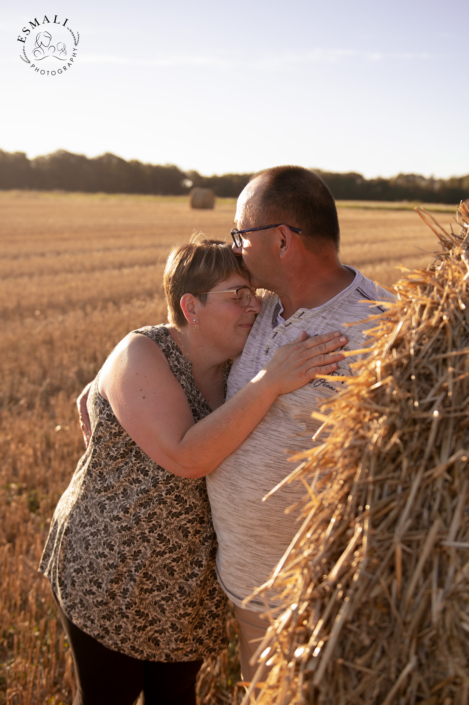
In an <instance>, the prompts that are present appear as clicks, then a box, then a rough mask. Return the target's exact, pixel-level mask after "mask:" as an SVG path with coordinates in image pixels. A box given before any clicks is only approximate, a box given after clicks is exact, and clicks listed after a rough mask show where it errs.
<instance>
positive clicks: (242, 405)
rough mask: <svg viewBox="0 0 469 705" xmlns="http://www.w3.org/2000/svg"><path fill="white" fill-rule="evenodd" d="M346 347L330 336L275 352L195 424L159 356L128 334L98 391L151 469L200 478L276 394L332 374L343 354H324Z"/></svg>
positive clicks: (251, 426) (143, 340)
mask: <svg viewBox="0 0 469 705" xmlns="http://www.w3.org/2000/svg"><path fill="white" fill-rule="evenodd" d="M304 336H306V334H303V336H302V337H304ZM345 342H346V338H342V337H340V333H334V334H327V335H322V336H316V337H314V338H308V339H307V340H303V341H300V340H298V341H297V342H295V343H290V344H289V345H284V346H282V347H281V348H279V349H278V350H277V351H276V353H275V355H274V356H273V357H272V359H271V361H270V362H269V363H268V365H266V367H265V368H264V369H263V370H261V371H260V372H259V374H258V375H256V377H255V378H254V379H253V380H251V382H249V383H248V384H246V385H245V386H244V387H243V388H242V389H240V390H239V392H237V393H236V394H235V395H234V396H233V397H232V398H231V399H229V400H228V401H227V402H225V404H223V405H222V406H220V407H219V408H218V409H216V410H215V411H213V412H212V413H211V414H210V415H209V416H207V417H206V418H204V419H202V420H201V421H199V422H198V423H197V424H195V423H194V419H193V417H192V413H191V410H190V407H189V404H188V401H187V399H186V395H185V394H184V391H183V389H182V387H181V385H180V384H179V382H178V381H177V380H176V378H175V377H174V375H173V374H172V372H171V370H170V368H169V365H168V362H167V360H166V358H165V356H164V354H163V353H162V351H161V350H160V349H159V347H158V346H157V345H155V343H154V342H153V341H152V340H150V339H149V338H147V337H146V336H143V335H136V334H131V335H129V336H127V338H124V340H123V341H122V342H121V343H120V344H119V345H118V346H117V347H116V348H115V350H114V351H113V353H112V354H111V356H110V357H109V358H108V360H107V361H106V363H105V365H104V367H103V370H102V372H101V374H100V382H99V391H100V393H101V394H102V395H103V396H104V397H105V398H106V399H107V400H108V401H109V403H110V404H111V407H112V409H113V411H114V413H115V415H116V417H117V419H118V420H119V423H120V424H121V426H122V427H123V428H124V429H125V430H126V431H127V433H128V434H129V436H130V437H131V438H132V439H133V440H134V441H135V442H136V443H137V445H139V446H140V448H142V450H143V451H145V453H146V454H147V455H148V456H149V457H150V458H151V459H152V460H154V461H155V462H156V463H158V465H161V466H162V467H164V468H165V469H166V470H168V471H169V472H172V473H174V474H175V475H180V476H182V477H190V478H196V477H203V476H204V475H208V474H209V473H211V472H212V471H213V470H215V468H216V467H217V466H218V465H219V464H220V463H221V462H222V460H224V459H225V458H226V457H227V456H228V455H230V453H232V452H233V451H234V450H236V449H237V448H238V447H239V446H240V445H241V443H242V442H243V441H244V440H245V439H246V438H247V436H248V435H249V434H250V433H251V431H252V430H253V429H254V428H255V427H256V426H257V424H258V423H259V422H260V421H261V420H262V418H263V417H264V416H265V414H266V413H267V411H268V410H269V408H270V406H271V405H272V404H273V402H274V401H275V399H276V398H277V396H278V395H279V394H284V393H286V392H291V391H294V390H295V389H299V388H300V387H302V386H303V385H304V384H306V383H307V382H309V381H310V380H311V379H313V378H314V377H315V376H316V375H317V374H328V373H329V372H332V371H333V370H334V369H336V367H337V365H336V364H335V363H336V362H338V361H339V360H341V359H342V358H343V355H342V354H341V353H339V352H338V353H335V352H330V351H333V350H335V349H336V348H337V347H339V346H343V345H344V344H345Z"/></svg>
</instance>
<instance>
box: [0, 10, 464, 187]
mask: <svg viewBox="0 0 469 705" xmlns="http://www.w3.org/2000/svg"><path fill="white" fill-rule="evenodd" d="M57 12H59V15H58V18H59V20H60V19H61V18H64V19H65V17H68V24H69V26H70V27H71V28H72V29H73V30H78V31H79V33H80V42H79V46H78V52H77V59H76V63H75V65H74V66H73V68H72V69H70V70H69V71H68V72H67V74H64V75H62V76H55V77H51V76H49V77H47V76H39V75H37V74H34V72H33V71H32V70H31V69H30V68H29V67H28V66H27V65H26V64H25V63H23V62H22V61H20V59H19V53H20V50H21V48H22V45H21V44H20V43H19V42H18V41H17V36H18V35H19V34H20V32H21V28H22V27H24V26H25V25H26V24H27V23H28V22H29V20H32V19H33V18H34V17H37V18H38V19H39V21H42V17H43V15H44V14H47V15H48V16H49V19H51V18H52V17H53V16H54V14H55V13H57ZM468 26H469V3H468V2H467V0H447V1H446V2H445V3H443V2H441V0H425V1H424V0H393V2H383V1H381V0H374V1H371V0H355V1H353V2H352V0H335V1H334V2H331V1H328V0H321V1H320V2H318V1H317V0H282V1H279V0H269V2H266V1H265V0H260V1H256V0H236V2H231V3H227V2H226V0H225V2H211V1H210V0H199V1H198V2H193V0H192V1H186V0H182V1H181V0H173V1H172V2H167V3H163V2H160V1H159V0H156V1H155V2H143V0H134V1H133V2H127V3H115V2H105V1H100V0H96V1H95V2H91V0H80V2H70V1H68V0H64V1H62V2H61V3H59V4H57V3H56V4H55V5H54V3H52V5H51V3H50V0H44V1H43V0H38V1H37V2H30V1H29V0H25V1H24V2H23V1H22V2H21V3H17V4H14V3H13V2H10V3H8V4H7V3H6V2H4V3H3V7H2V13H1V14H0V61H1V71H0V92H1V93H0V95H1V110H0V128H1V129H0V148H1V149H4V150H6V151H24V152H26V153H27V154H28V156H30V157H33V156H36V155H38V154H46V153H48V152H52V151H55V150H56V149H67V150H69V151H72V152H78V153H82V154H87V155H88V156H96V155H98V154H102V153H103V152H113V153H115V154H118V155H120V156H122V157H124V158H125V159H130V158H136V159H139V160H141V161H144V162H150V163H156V164H164V163H172V164H177V165H178V166H180V167H181V168H183V169H196V170H198V171H200V172H201V173H203V174H212V173H223V172H230V171H231V172H248V171H254V170H258V169H261V168H264V167H267V166H271V165H274V164H285V163H297V164H302V165H304V166H309V167H316V168H321V169H324V170H331V171H349V170H353V171H358V172H361V173H363V174H364V175H365V176H367V177H371V176H376V175H382V176H391V175H394V174H397V173H399V172H416V173H422V174H424V175H431V174H434V175H435V176H439V177H448V176H451V175H462V174H467V173H469V140H468V135H467V132H468V128H467V126H468V123H469V117H468V116H469V91H468V90H467V81H468V63H469V54H468V51H467V42H468V35H467V27H468ZM47 61H48V62H51V61H52V59H47Z"/></svg>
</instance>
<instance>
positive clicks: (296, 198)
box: [251, 166, 340, 250]
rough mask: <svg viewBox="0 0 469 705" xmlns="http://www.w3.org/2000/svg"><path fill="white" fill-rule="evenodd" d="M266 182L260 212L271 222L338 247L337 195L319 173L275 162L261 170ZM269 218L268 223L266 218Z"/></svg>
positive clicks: (259, 202) (260, 202)
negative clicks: (296, 229) (273, 165)
mask: <svg viewBox="0 0 469 705" xmlns="http://www.w3.org/2000/svg"><path fill="white" fill-rule="evenodd" d="M259 176H263V177H264V179H265V186H264V188H263V190H262V191H261V192H260V194H259V201H258V203H257V207H258V208H259V213H258V216H259V217H260V218H261V219H262V220H263V221H264V220H265V221H266V222H265V223H260V222H259V223H257V222H256V225H264V224H265V225H268V224H269V223H285V224H286V225H293V226H294V227H297V228H300V229H301V230H302V231H303V237H304V238H305V239H306V241H307V242H308V241H309V242H311V244H313V242H314V243H316V244H317V245H320V244H324V245H325V244H331V245H333V246H334V247H335V249H336V250H338V249H339V242H340V229H339V219H338V216H337V208H336V205H335V201H334V197H333V195H332V193H331V191H330V190H329V188H328V186H326V184H325V183H324V181H323V180H322V179H321V177H320V176H318V174H316V173H315V172H314V171H311V169H305V168H304V167H301V166H276V167H273V168H271V169H265V170H264V171H260V172H258V173H257V174H254V176H253V177H252V178H251V181H252V180H253V179H256V178H257V177H259ZM267 220H268V221H269V223H268V222H267Z"/></svg>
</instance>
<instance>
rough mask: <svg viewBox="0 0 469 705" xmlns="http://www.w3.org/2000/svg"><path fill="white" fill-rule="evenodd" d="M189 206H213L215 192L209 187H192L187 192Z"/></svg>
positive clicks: (209, 207) (207, 207) (210, 207)
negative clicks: (188, 192)
mask: <svg viewBox="0 0 469 705" xmlns="http://www.w3.org/2000/svg"><path fill="white" fill-rule="evenodd" d="M189 202H190V204H191V208H206V209H212V208H215V193H214V192H213V191H212V189H211V188H198V187H196V188H193V189H192V190H191V192H190V194H189Z"/></svg>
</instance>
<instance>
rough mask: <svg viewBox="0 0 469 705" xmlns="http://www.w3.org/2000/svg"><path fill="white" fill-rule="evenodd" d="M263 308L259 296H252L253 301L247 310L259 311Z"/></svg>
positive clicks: (251, 311)
mask: <svg viewBox="0 0 469 705" xmlns="http://www.w3.org/2000/svg"><path fill="white" fill-rule="evenodd" d="M261 309H262V305H261V303H260V301H258V299H257V296H252V297H251V301H250V302H249V304H248V305H247V307H246V311H249V312H250V313H259V312H260V311H261Z"/></svg>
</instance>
